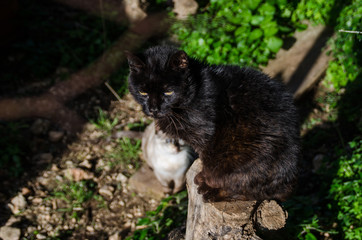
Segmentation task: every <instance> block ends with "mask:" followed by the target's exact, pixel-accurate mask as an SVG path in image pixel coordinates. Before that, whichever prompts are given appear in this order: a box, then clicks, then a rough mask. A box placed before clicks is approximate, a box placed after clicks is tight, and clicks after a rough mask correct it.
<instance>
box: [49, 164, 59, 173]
mask: <svg viewBox="0 0 362 240" xmlns="http://www.w3.org/2000/svg"><path fill="white" fill-rule="evenodd" d="M50 170H52V171H53V172H57V171H59V168H58V166H57V165H56V164H54V163H53V164H52V167H51V168H50Z"/></svg>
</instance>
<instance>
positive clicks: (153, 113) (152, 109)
mask: <svg viewBox="0 0 362 240" xmlns="http://www.w3.org/2000/svg"><path fill="white" fill-rule="evenodd" d="M150 113H151V114H152V115H153V116H154V117H156V116H157V114H158V109H157V108H150Z"/></svg>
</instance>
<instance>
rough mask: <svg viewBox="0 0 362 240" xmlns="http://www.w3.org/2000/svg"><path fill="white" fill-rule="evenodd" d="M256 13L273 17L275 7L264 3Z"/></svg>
mask: <svg viewBox="0 0 362 240" xmlns="http://www.w3.org/2000/svg"><path fill="white" fill-rule="evenodd" d="M258 11H259V13H260V14H261V15H263V16H270V15H274V13H275V7H274V6H272V5H270V4H269V3H264V4H263V5H261V6H260V7H259V8H258Z"/></svg>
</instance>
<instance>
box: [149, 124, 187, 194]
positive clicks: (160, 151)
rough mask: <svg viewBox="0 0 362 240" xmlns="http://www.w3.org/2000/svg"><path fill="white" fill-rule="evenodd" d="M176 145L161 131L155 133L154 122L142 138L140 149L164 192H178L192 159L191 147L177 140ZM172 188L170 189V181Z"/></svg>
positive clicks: (183, 183)
mask: <svg viewBox="0 0 362 240" xmlns="http://www.w3.org/2000/svg"><path fill="white" fill-rule="evenodd" d="M178 143H179V144H178V145H176V144H174V143H172V142H170V139H169V138H168V137H167V136H166V135H165V134H164V133H162V132H161V131H159V132H158V133H157V134H156V129H155V123H154V122H153V123H151V124H150V125H149V126H148V127H147V128H146V130H145V132H144V134H143V138H142V151H143V156H144V158H145V160H146V162H147V164H148V165H149V166H150V167H152V168H153V171H154V173H155V175H156V177H157V179H158V180H159V182H160V183H161V184H162V186H163V187H164V190H165V191H166V192H173V193H175V192H178V191H180V190H181V189H182V188H183V187H184V185H185V174H186V171H187V169H188V168H189V166H190V164H191V162H192V161H193V160H194V155H193V151H192V149H191V148H190V147H189V146H187V145H185V143H184V142H183V141H182V140H178ZM172 181H174V188H173V189H171V188H170V185H171V182H172Z"/></svg>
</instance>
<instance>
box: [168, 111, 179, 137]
mask: <svg viewBox="0 0 362 240" xmlns="http://www.w3.org/2000/svg"><path fill="white" fill-rule="evenodd" d="M169 119H170V120H171V121H172V123H173V125H174V127H175V130H176V135H177V138H178V139H180V136H179V134H178V129H177V126H176V123H175V121H174V120H173V118H172V116H169Z"/></svg>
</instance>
